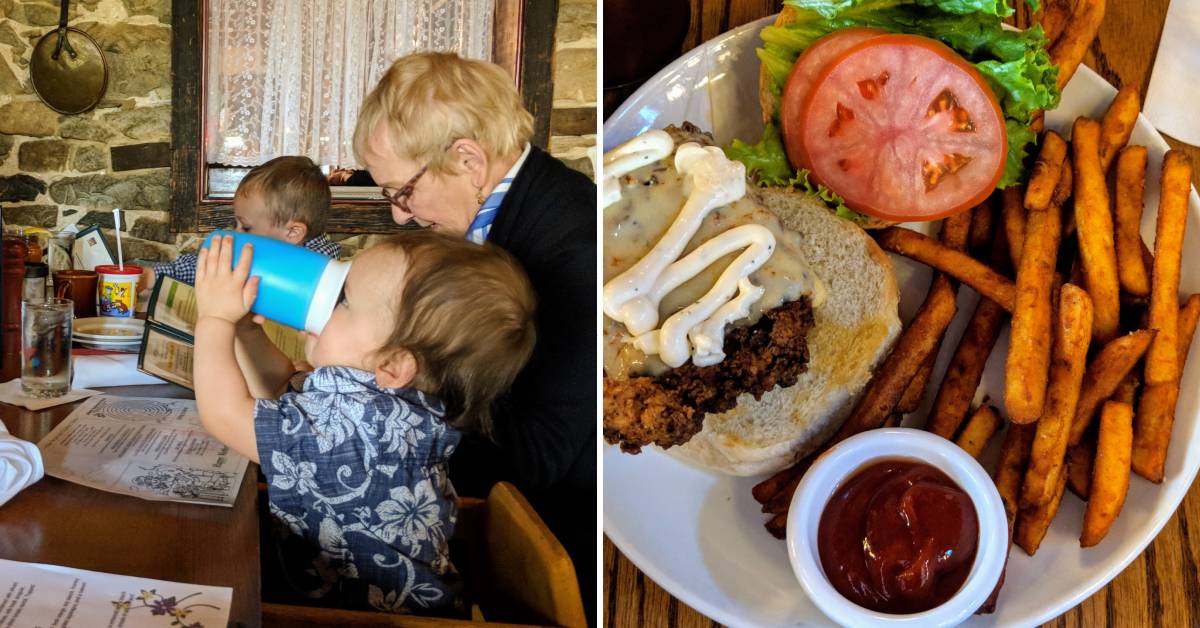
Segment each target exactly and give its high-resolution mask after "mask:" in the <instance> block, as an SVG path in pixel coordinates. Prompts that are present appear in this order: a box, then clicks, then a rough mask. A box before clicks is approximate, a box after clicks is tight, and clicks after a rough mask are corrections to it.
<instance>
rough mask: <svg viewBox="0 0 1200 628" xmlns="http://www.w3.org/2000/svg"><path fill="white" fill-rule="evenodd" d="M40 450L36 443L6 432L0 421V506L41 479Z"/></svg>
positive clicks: (42, 471) (42, 473)
mask: <svg viewBox="0 0 1200 628" xmlns="http://www.w3.org/2000/svg"><path fill="white" fill-rule="evenodd" d="M44 474H45V469H44V468H43V467H42V452H40V451H38V448H37V445H34V444H33V443H31V442H28V441H23V440H21V439H19V438H17V437H16V436H13V435H12V434H9V433H8V429H7V428H5V427H4V423H0V506H3V505H4V504H5V503H7V502H8V500H10V499H12V498H13V497H14V496H15V495H16V494H17V493H20V492H21V491H23V490H25V487H27V486H29V485H31V484H33V483H34V482H37V481H38V480H40V479H42V476H43V475H44Z"/></svg>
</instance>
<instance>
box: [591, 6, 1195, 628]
mask: <svg viewBox="0 0 1200 628" xmlns="http://www.w3.org/2000/svg"><path fill="white" fill-rule="evenodd" d="M1168 2H1169V0H1108V5H1107V11H1106V15H1105V18H1104V23H1103V25H1102V26H1101V28H1100V35H1099V36H1098V37H1097V39H1096V41H1095V42H1094V43H1093V44H1092V47H1091V50H1090V51H1089V53H1088V55H1087V56H1086V57H1085V58H1084V63H1086V64H1087V65H1088V66H1089V67H1091V68H1092V69H1093V70H1096V71H1097V72H1099V73H1100V75H1101V76H1103V77H1104V78H1105V79H1107V80H1108V82H1110V83H1112V84H1113V85H1116V86H1118V87H1120V86H1122V85H1127V84H1132V85H1137V86H1138V87H1139V88H1141V93H1142V95H1143V96H1144V95H1145V93H1146V88H1147V87H1149V85H1150V72H1151V70H1152V69H1153V67H1154V54H1155V51H1156V50H1157V49H1158V38H1159V35H1160V33H1161V32H1162V25H1163V19H1164V17H1165V16H1166V13H1167V5H1168ZM691 4H692V22H691V30H690V31H689V33H688V36H687V38H686V39H685V40H684V48H683V51H687V50H690V49H691V48H694V47H696V46H697V45H699V44H701V43H703V42H705V41H707V40H709V39H712V38H713V37H715V36H717V35H719V34H721V33H723V32H725V31H727V30H729V29H731V28H734V27H736V26H740V25H741V24H745V23H746V22H751V21H754V20H756V19H758V18H760V17H764V16H767V15H771V14H773V13H776V12H778V11H779V7H780V4H781V3H780V2H778V1H772V0H691ZM1023 13H1024V12H1023V11H1022V14H1020V15H1018V21H1017V23H1018V24H1024V23H1027V22H1025V20H1026V19H1027V17H1026V16H1025V15H1024V14H1023ZM683 51H681V52H683ZM1194 78H1195V77H1191V78H1186V77H1180V80H1192V79H1194ZM1167 143H1168V144H1170V145H1171V147H1172V148H1178V149H1181V150H1183V151H1185V152H1187V153H1188V154H1189V155H1191V157H1192V162H1193V163H1195V164H1197V165H1198V166H1200V148H1197V147H1195V146H1190V145H1188V144H1184V143H1182V142H1179V141H1177V140H1175V139H1174V138H1171V137H1167ZM1194 180H1195V182H1196V184H1197V185H1200V167H1198V168H1197V169H1196V176H1195V177H1194ZM759 532H761V530H759ZM781 547H782V546H781ZM1014 551H1020V550H1014ZM1198 564H1200V489H1198V488H1197V487H1196V485H1195V484H1193V486H1192V489H1191V491H1190V492H1189V493H1188V495H1187V497H1186V498H1185V499H1184V501H1183V504H1181V505H1180V507H1179V510H1178V512H1177V513H1176V514H1175V516H1174V517H1172V518H1171V520H1170V521H1168V522H1167V525H1166V527H1164V528H1163V530H1162V532H1161V533H1160V534H1159V535H1158V537H1157V538H1156V539H1155V540H1154V542H1153V543H1151V544H1150V545H1149V546H1148V547H1147V548H1146V551H1145V552H1144V553H1143V554H1142V555H1141V556H1139V557H1138V558H1137V559H1136V560H1134V561H1133V563H1131V564H1130V565H1129V567H1127V568H1126V569H1125V571H1124V572H1122V573H1121V575H1119V576H1117V578H1116V579H1114V580H1113V581H1112V582H1111V583H1109V585H1108V586H1106V587H1104V588H1103V589H1101V590H1100V591H1097V592H1096V594H1095V595H1093V596H1092V597H1091V598H1089V599H1088V600H1086V601H1085V602H1084V603H1082V604H1080V605H1079V606H1076V607H1075V608H1073V609H1071V610H1070V611H1068V612H1066V613H1065V614H1063V615H1061V616H1059V617H1058V618H1056V619H1054V620H1053V621H1051V622H1049V623H1047V624H1046V625H1047V626H1055V627H1070V628H1074V627H1077V626H1087V627H1089V628H1091V627H1094V626H1149V625H1158V626H1197V625H1200V568H1198V567H1197V565H1198ZM1010 586H1011V585H1010ZM601 608H602V609H603V610H604V613H605V619H604V621H605V624H606V625H607V626H609V627H618V628H625V627H627V626H628V627H632V626H710V625H715V624H716V622H714V621H712V620H710V619H708V618H707V617H705V616H703V615H701V614H700V613H698V612H696V611H695V610H693V609H691V608H690V607H688V606H687V605H686V604H684V603H683V602H680V601H679V600H677V599H675V598H674V597H672V596H671V595H670V594H669V593H667V592H666V591H664V590H663V589H662V588H660V587H659V586H658V585H657V584H655V583H654V581H652V580H651V579H650V578H649V577H647V576H646V575H645V574H643V573H642V572H641V571H639V570H638V568H637V567H635V566H634V565H633V563H631V562H629V560H628V559H626V558H625V556H624V555H622V554H621V552H620V551H619V550H617V549H616V547H615V546H613V544H612V543H611V542H610V541H609V540H608V538H607V537H606V538H605V539H604V603H603V606H602V607H601Z"/></svg>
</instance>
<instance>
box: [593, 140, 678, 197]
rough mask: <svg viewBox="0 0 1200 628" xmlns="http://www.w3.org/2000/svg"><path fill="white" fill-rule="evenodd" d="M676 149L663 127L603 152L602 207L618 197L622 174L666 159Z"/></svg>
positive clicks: (619, 195)
mask: <svg viewBox="0 0 1200 628" xmlns="http://www.w3.org/2000/svg"><path fill="white" fill-rule="evenodd" d="M673 148H675V141H674V140H672V139H671V136H670V135H669V134H668V133H667V132H666V131H664V130H662V129H654V130H652V131H646V132H645V133H642V134H641V135H639V136H637V137H635V138H633V139H631V140H629V141H628V142H625V143H624V144H621V145H620V146H618V147H616V148H614V149H612V150H610V151H608V152H607V153H604V177H603V178H602V179H601V182H600V183H601V189H602V190H603V192H604V207H608V206H609V205H612V204H613V203H615V202H617V201H619V200H621V177H623V176H625V175H627V174H629V173H630V172H633V171H634V170H637V169H638V168H641V167H642V166H645V165H646V164H652V163H654V162H656V161H658V160H660V159H666V158H667V157H668V156H669V155H670V154H671V149H673Z"/></svg>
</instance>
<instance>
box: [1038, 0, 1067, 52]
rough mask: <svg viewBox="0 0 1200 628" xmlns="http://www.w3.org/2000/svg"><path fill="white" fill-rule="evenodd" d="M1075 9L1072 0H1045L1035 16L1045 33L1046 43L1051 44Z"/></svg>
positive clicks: (1060, 33) (1056, 38)
mask: <svg viewBox="0 0 1200 628" xmlns="http://www.w3.org/2000/svg"><path fill="white" fill-rule="evenodd" d="M1074 11H1075V2H1074V1H1073V0H1046V3H1045V6H1044V7H1043V8H1042V10H1041V11H1040V12H1038V14H1037V15H1036V16H1035V18H1036V19H1037V21H1038V23H1039V24H1041V25H1042V30H1043V31H1045V33H1046V45H1047V46H1053V45H1054V42H1055V41H1057V40H1058V38H1059V36H1060V35H1062V32H1063V29H1064V28H1066V27H1067V21H1068V20H1070V19H1071V14H1072V13H1073V12H1074Z"/></svg>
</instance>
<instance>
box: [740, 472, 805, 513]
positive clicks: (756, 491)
mask: <svg viewBox="0 0 1200 628" xmlns="http://www.w3.org/2000/svg"><path fill="white" fill-rule="evenodd" d="M803 471H804V469H803V467H801V466H800V465H793V466H790V467H788V468H786V469H784V470H783V471H780V472H778V473H776V474H775V475H772V476H771V477H769V478H767V479H765V480H763V481H762V482H759V483H758V484H755V485H754V488H752V489H750V493H751V494H752V495H754V499H755V501H757V502H758V503H760V504H765V503H767V502H768V501H770V499H771V498H772V497H774V496H775V495H777V494H778V493H779V491H781V490H783V487H784V486H787V485H788V484H789V483H791V481H792V479H793V478H798V477H800V476H801V475H802V474H803Z"/></svg>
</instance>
